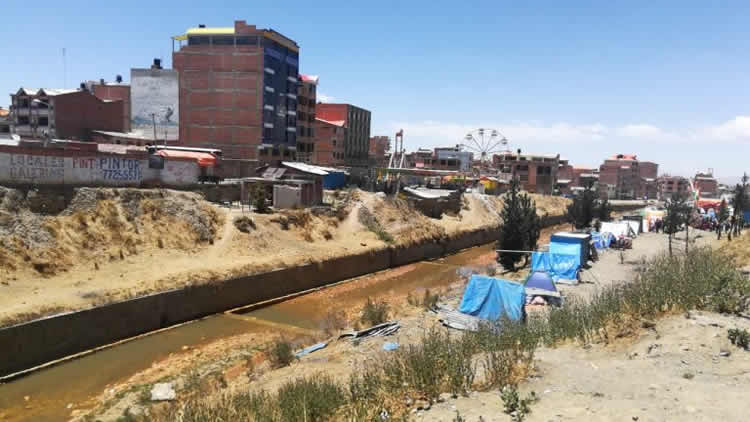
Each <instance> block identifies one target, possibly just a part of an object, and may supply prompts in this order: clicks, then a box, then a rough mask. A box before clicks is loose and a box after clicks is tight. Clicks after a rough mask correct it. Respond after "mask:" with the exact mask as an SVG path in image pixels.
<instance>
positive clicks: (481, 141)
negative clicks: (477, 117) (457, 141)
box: [461, 128, 509, 164]
mask: <svg viewBox="0 0 750 422" xmlns="http://www.w3.org/2000/svg"><path fill="white" fill-rule="evenodd" d="M508 145H509V142H508V138H506V137H505V136H503V135H502V134H501V133H500V132H499V131H498V130H497V129H487V128H479V129H475V130H473V131H471V132H469V133H467V134H466V136H465V137H464V143H463V144H461V149H462V150H464V151H469V152H473V153H474V159H478V160H480V161H481V163H482V164H487V163H488V162H490V161H492V156H493V155H494V154H497V153H500V152H504V151H508V150H509V146H508Z"/></svg>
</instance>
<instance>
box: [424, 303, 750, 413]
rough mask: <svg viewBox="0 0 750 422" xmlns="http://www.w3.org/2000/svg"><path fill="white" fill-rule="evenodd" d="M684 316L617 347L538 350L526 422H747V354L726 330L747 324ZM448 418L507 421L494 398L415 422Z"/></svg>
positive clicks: (442, 407)
mask: <svg viewBox="0 0 750 422" xmlns="http://www.w3.org/2000/svg"><path fill="white" fill-rule="evenodd" d="M692 315H694V317H693V318H691V319H687V318H686V317H685V316H683V315H676V316H673V317H669V318H666V319H664V320H661V321H659V322H658V323H657V325H656V327H655V328H654V329H653V330H650V331H646V332H644V333H642V334H641V336H640V337H639V338H637V339H634V340H631V341H630V342H628V343H625V344H614V345H610V346H602V345H594V346H592V347H591V348H589V349H583V348H581V347H580V346H578V345H568V346H562V347H558V348H555V349H547V348H545V349H541V350H539V352H538V353H537V356H536V361H535V364H536V367H537V371H536V373H535V374H534V376H533V377H532V378H530V379H529V381H528V382H527V383H524V384H522V385H521V388H520V392H521V393H522V396H527V395H528V394H529V392H531V391H534V392H535V393H536V394H537V395H538V396H539V397H540V400H539V401H538V402H536V403H534V404H533V405H532V406H531V409H532V412H531V414H529V415H528V417H527V419H526V420H527V421H529V422H534V421H638V422H643V421H707V422H708V421H711V422H714V421H744V420H747V411H748V404H747V391H748V389H749V388H750V352H745V351H743V350H741V349H738V348H737V347H735V346H732V345H730V344H729V342H728V340H727V329H728V328H735V327H739V328H745V329H750V321H748V320H746V319H741V318H736V317H729V316H722V315H716V314H708V313H705V314H701V313H693V314H692ZM722 352H724V353H722ZM726 352H729V353H730V354H729V356H724V354H726ZM456 410H458V411H459V412H460V414H461V416H462V417H464V418H465V420H466V421H467V422H477V421H479V420H480V419H479V418H480V417H482V419H481V420H484V421H486V422H490V421H510V420H511V417H510V416H509V415H506V414H504V413H503V403H502V400H501V399H500V394H499V392H497V391H493V392H486V393H473V394H472V395H471V396H470V397H468V398H458V399H456V400H448V401H447V402H445V403H440V404H437V405H435V406H433V407H432V408H431V409H430V410H429V411H427V412H422V414H421V415H420V417H418V418H416V419H417V420H426V421H427V420H429V421H453V420H454V419H453V418H454V417H455V416H456V413H455V412H456Z"/></svg>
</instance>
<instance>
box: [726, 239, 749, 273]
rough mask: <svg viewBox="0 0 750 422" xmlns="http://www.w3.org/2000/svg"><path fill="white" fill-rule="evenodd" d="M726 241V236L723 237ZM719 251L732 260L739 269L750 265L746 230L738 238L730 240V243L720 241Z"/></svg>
mask: <svg viewBox="0 0 750 422" xmlns="http://www.w3.org/2000/svg"><path fill="white" fill-rule="evenodd" d="M723 238H724V239H726V235H724V237H723ZM720 250H721V251H722V252H724V253H725V254H727V255H729V256H731V257H732V258H734V260H735V261H736V262H737V264H738V265H739V266H740V267H745V266H748V265H750V234H749V233H748V230H745V233H744V234H743V235H741V236H739V237H734V238H732V241H731V242H730V241H727V240H722V245H721V247H720Z"/></svg>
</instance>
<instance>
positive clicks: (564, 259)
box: [531, 248, 580, 282]
mask: <svg viewBox="0 0 750 422" xmlns="http://www.w3.org/2000/svg"><path fill="white" fill-rule="evenodd" d="M550 250H551V248H550ZM579 260H580V256H579V255H575V254H560V253H551V252H533V253H532V254H531V271H532V272H536V271H540V272H546V273H547V274H549V276H550V277H552V280H554V281H556V282H557V281H560V280H568V281H575V280H578V269H579V268H580V265H579V264H578V262H579Z"/></svg>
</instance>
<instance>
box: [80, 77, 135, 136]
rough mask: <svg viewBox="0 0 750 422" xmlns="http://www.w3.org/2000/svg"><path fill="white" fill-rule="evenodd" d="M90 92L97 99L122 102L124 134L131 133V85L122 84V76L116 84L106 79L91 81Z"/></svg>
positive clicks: (89, 84)
mask: <svg viewBox="0 0 750 422" xmlns="http://www.w3.org/2000/svg"><path fill="white" fill-rule="evenodd" d="M87 85H88V86H89V90H91V92H92V93H93V94H94V95H95V96H96V97H97V98H100V99H102V100H104V101H122V105H123V113H122V127H123V132H129V131H130V84H125V83H123V82H122V78H121V77H120V76H118V77H117V79H116V80H115V82H106V81H105V80H104V79H101V80H99V81H98V82H95V81H90V82H89V83H88V84H87Z"/></svg>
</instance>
